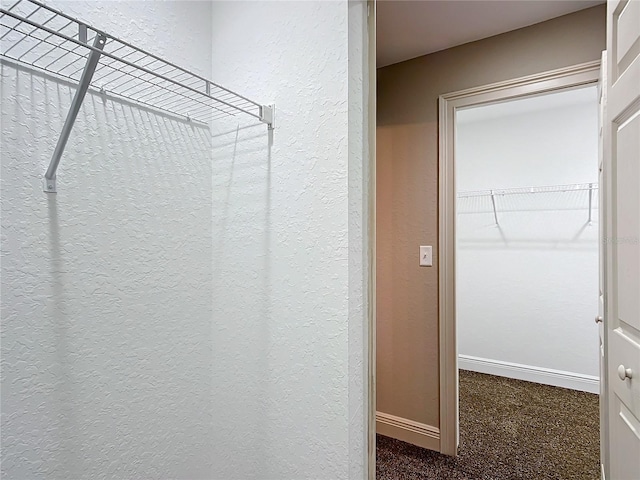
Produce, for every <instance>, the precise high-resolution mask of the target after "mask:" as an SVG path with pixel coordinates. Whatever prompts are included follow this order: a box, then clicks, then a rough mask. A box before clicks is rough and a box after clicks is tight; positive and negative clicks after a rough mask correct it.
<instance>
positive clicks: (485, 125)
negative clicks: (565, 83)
mask: <svg viewBox="0 0 640 480" xmlns="http://www.w3.org/2000/svg"><path fill="white" fill-rule="evenodd" d="M521 102H528V103H529V104H530V106H529V107H522V106H520V107H517V106H512V107H511V108H512V109H522V108H536V107H535V105H536V103H538V104H539V103H540V102H547V103H549V105H547V106H546V107H545V108H544V109H540V108H537V109H536V110H535V111H530V112H525V113H518V112H517V111H515V112H514V113H512V114H510V115H508V116H506V115H505V116H498V117H495V116H493V115H492V114H491V110H492V109H495V108H501V109H502V108H504V106H498V107H494V106H488V107H478V109H472V110H467V111H462V112H459V114H458V123H457V131H456V135H457V141H456V162H457V171H456V180H457V190H458V191H459V192H463V191H469V190H484V189H491V188H496V189H500V188H512V187H524V186H532V185H559V184H560V185H561V184H571V183H588V182H594V183H596V184H597V181H598V170H597V168H598V163H597V162H598V130H597V125H598V117H597V115H598V113H597V110H598V109H597V105H598V104H597V95H596V88H595V87H589V89H587V90H583V91H581V92H568V93H560V94H555V100H553V101H552V102H550V101H549V97H546V100H545V97H542V98H541V99H531V100H529V99H528V100H524V101H521ZM553 102H555V103H556V104H557V106H554V105H552V104H551V103H553ZM508 108H509V107H507V109H508ZM483 109H484V111H485V113H484V114H483V113H480V114H478V110H479V111H483ZM474 110H475V112H474ZM471 117H473V119H471ZM471 120H472V121H471ZM593 200H594V210H593V225H591V226H587V225H586V222H587V218H588V210H587V207H588V193H587V192H574V193H557V194H537V195H524V196H505V197H497V198H496V205H497V210H498V218H499V222H500V228H497V227H495V222H494V220H493V210H492V208H491V201H490V198H489V197H485V198H469V199H459V200H458V209H459V214H458V224H457V228H458V230H457V236H458V250H457V255H458V256H457V275H458V276H457V282H458V285H457V294H456V295H457V309H458V310H457V315H458V345H459V353H460V354H461V355H470V356H474V357H480V358H485V359H490V360H498V361H506V362H512V363H520V364H524V365H529V366H534V367H544V368H550V369H555V370H562V371H566V372H572V373H577V374H584V375H592V376H598V329H597V326H596V324H595V323H594V321H593V319H594V318H595V316H596V315H597V313H598V243H597V242H598V226H597V225H598V215H597V208H596V207H597V191H594V195H593Z"/></svg>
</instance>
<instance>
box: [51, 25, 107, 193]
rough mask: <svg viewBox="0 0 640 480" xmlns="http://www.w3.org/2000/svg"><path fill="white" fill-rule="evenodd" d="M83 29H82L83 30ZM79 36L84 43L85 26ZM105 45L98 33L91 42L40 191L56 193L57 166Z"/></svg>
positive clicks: (105, 40) (81, 27)
mask: <svg viewBox="0 0 640 480" xmlns="http://www.w3.org/2000/svg"><path fill="white" fill-rule="evenodd" d="M83 27H84V28H83ZM79 34H80V35H79V36H80V38H81V39H84V41H85V42H86V38H87V33H86V26H84V25H81V26H80V32H79ZM106 43H107V37H105V36H104V35H102V34H100V33H98V34H97V35H96V37H95V39H94V41H93V47H94V49H93V50H91V51H90V52H89V56H88V58H87V63H86V65H85V67H84V70H83V72H82V77H80V83H79V84H78V89H77V90H76V94H75V95H74V97H73V100H72V102H71V107H70V108H69V113H68V114H67V119H66V120H65V122H64V126H63V127H62V132H61V133H60V137H59V138H58V143H57V144H56V149H55V150H54V151H53V156H52V157H51V162H50V163H49V168H48V169H47V172H46V173H45V174H44V179H43V182H42V189H43V191H44V192H46V193H56V192H57V188H56V171H57V170H58V165H59V164H60V158H61V157H62V153H63V152H64V147H65V146H66V145H67V140H69V135H70V134H71V130H72V129H73V124H74V123H75V121H76V118H77V117H78V112H79V111H80V107H81V106H82V101H83V100H84V96H85V95H86V94H87V90H88V89H89V85H90V84H91V79H92V78H93V73H94V72H95V71H96V66H97V65H98V60H100V55H101V53H100V52H101V51H102V49H103V48H104V46H105V44H106Z"/></svg>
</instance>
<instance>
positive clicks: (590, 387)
mask: <svg viewBox="0 0 640 480" xmlns="http://www.w3.org/2000/svg"><path fill="white" fill-rule="evenodd" d="M458 368H460V369H461V370H470V371H472V372H479V373H487V374H489V375H497V376H499V377H508V378H515V379H517V380H526V381H528V382H535V383H542V384H545V385H553V386H554V387H563V388H569V389H571V390H580V391H582V392H589V393H600V380H599V379H598V377H594V376H592V375H583V374H581V373H572V372H564V371H562V370H553V369H551V368H542V367H532V366H530V365H521V364H519V363H510V362H503V361H500V360H490V359H487V358H479V357H472V356H470V355H458Z"/></svg>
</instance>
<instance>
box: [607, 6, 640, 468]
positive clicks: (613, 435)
mask: <svg viewBox="0 0 640 480" xmlns="http://www.w3.org/2000/svg"><path fill="white" fill-rule="evenodd" d="M606 98H607V105H606V114H605V115H606V117H605V118H606V125H605V129H604V135H605V140H604V144H605V147H606V151H605V157H604V160H605V161H604V179H605V182H606V183H605V184H606V187H605V188H606V193H605V195H606V196H605V199H604V200H605V210H606V213H605V215H606V229H607V230H606V236H605V238H604V243H605V251H606V252H605V254H606V260H605V269H606V280H605V288H606V290H605V309H606V310H605V328H606V333H605V341H606V343H605V347H606V350H605V363H606V364H607V369H608V379H609V383H608V388H607V392H606V394H607V402H606V403H607V404H608V420H609V422H608V423H609V432H608V433H609V438H608V440H607V439H604V441H605V442H607V446H608V456H609V464H608V465H605V467H606V471H607V475H608V477H607V478H608V480H637V479H639V478H640V0H609V1H608V2H607V85H606Z"/></svg>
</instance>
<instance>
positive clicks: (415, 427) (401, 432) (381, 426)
mask: <svg viewBox="0 0 640 480" xmlns="http://www.w3.org/2000/svg"><path fill="white" fill-rule="evenodd" d="M376 432H377V433H379V434H380V435H385V436H387V437H391V438H396V439H398V440H402V441H403V442H407V443H411V444H413V445H417V446H419V447H422V448H428V449H429V450H435V451H436V452H439V451H440V429H438V428H436V427H432V426H431V425H425V424H424V423H419V422H414V421H413V420H407V419H406V418H402V417H396V416H395V415H389V414H388V413H382V412H376Z"/></svg>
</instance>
